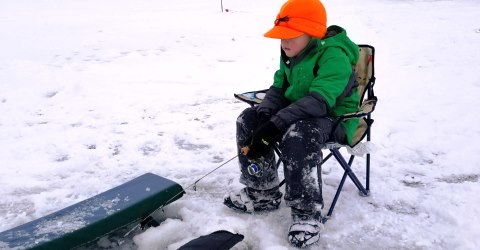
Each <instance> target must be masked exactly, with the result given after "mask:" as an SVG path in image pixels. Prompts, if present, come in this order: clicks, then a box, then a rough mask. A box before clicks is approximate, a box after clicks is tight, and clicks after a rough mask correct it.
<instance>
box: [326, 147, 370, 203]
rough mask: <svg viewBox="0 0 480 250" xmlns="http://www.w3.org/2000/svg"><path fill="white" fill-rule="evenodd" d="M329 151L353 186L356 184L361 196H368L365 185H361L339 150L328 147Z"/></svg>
mask: <svg viewBox="0 0 480 250" xmlns="http://www.w3.org/2000/svg"><path fill="white" fill-rule="evenodd" d="M330 151H331V152H332V154H333V156H334V157H335V159H337V161H338V162H339V163H340V165H341V166H342V168H343V169H344V170H345V173H346V174H347V175H348V177H350V179H351V180H352V181H353V183H354V184H355V186H357V188H358V190H359V191H360V194H361V195H363V196H368V194H369V192H368V191H367V190H366V189H365V187H363V185H362V183H361V182H360V181H359V180H358V178H357V176H356V175H355V173H353V171H352V169H351V168H350V165H349V164H348V163H347V162H346V161H345V159H344V158H343V156H342V154H341V153H340V151H339V150H338V149H337V148H333V149H330Z"/></svg>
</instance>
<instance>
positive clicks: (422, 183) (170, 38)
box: [0, 0, 480, 250]
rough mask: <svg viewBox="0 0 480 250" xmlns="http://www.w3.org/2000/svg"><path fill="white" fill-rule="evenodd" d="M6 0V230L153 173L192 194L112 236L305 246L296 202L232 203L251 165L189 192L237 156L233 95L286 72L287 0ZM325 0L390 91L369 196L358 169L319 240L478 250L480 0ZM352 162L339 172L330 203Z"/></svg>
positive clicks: (380, 92) (1, 17) (1, 22)
mask: <svg viewBox="0 0 480 250" xmlns="http://www.w3.org/2000/svg"><path fill="white" fill-rule="evenodd" d="M0 2H1V8H0V30H1V31H2V35H1V39H0V55H1V56H0V114H1V116H0V186H1V189H0V197H1V199H0V231H5V230H7V229H10V228H12V227H15V226H18V225H21V224H23V223H26V222H28V221H31V220H34V219H37V218H40V217H42V216H45V215H47V214H50V213H52V212H54V211H57V210H59V209H62V208H64V207H67V206H69V205H72V204H75V203H77V202H79V201H82V200H85V199H87V198H89V197H92V196H94V195H96V194H99V193H101V192H103V191H106V190H108V189H110V188H113V187H115V186H117V185H120V184H121V183H124V182H126V181H128V180H131V179H133V178H135V177H137V176H140V175H142V174H144V173H146V172H152V173H154V174H157V175H160V176H163V177H166V178H169V179H171V180H174V181H176V182H178V183H179V184H181V185H182V186H183V187H184V188H185V189H187V194H186V195H184V196H183V197H182V198H181V199H180V200H178V201H175V202H174V203H172V204H171V205H169V206H168V207H166V208H165V211H164V213H159V214H156V216H157V217H159V220H160V221H161V224H160V226H158V227H155V228H150V229H148V230H146V231H144V232H136V233H135V236H133V235H132V236H130V237H127V238H125V239H120V240H119V237H110V238H109V237H106V238H103V239H101V240H99V241H98V243H97V247H100V248H113V249H141V250H153V249H172V250H173V249H177V248H178V247H180V246H181V245H183V244H185V243H186V242H188V241H190V240H192V239H194V238H196V237H199V236H201V235H205V234H209V233H211V232H214V231H216V230H221V229H223V230H228V231H231V232H235V233H241V234H243V235H245V239H244V240H243V241H242V242H241V243H239V244H237V245H236V247H235V248H236V249H265V250H274V249H275V250H278V249H293V248H292V247H291V246H289V244H288V241H287V231H288V227H289V226H290V224H291V218H290V210H289V208H288V207H286V206H285V205H284V204H282V205H281V207H280V209H279V210H278V211H274V212H270V213H262V214H254V215H247V214H240V213H238V212H235V211H231V210H229V209H228V208H226V207H225V206H224V205H222V200H223V197H224V196H225V195H226V194H228V192H230V191H234V190H237V189H240V188H241V187H242V185H241V184H239V183H238V179H239V173H240V171H239V168H238V164H237V163H236V160H235V159H234V160H232V161H230V162H228V163H227V164H225V165H224V166H223V167H221V168H219V169H218V170H217V171H214V172H213V173H211V174H209V175H207V176H206V177H205V178H203V179H202V180H201V181H200V182H198V183H197V185H196V191H194V190H193V189H192V188H191V187H192V184H193V183H194V182H195V181H196V180H198V179H199V178H202V177H203V176H204V175H205V174H207V173H209V172H210V171H211V170H212V169H214V168H216V167H217V166H219V165H221V164H222V163H224V162H226V161H228V160H230V159H231V158H232V157H234V156H235V155H236V146H235V121H236V118H237V115H238V114H239V113H240V112H241V111H242V110H243V109H244V108H246V107H247V106H248V105H246V104H245V103H241V102H239V101H237V100H235V99H234V98H233V93H241V92H245V91H249V90H256V89H265V88H268V87H269V86H270V85H271V83H272V78H273V73H274V72H275V70H276V69H277V67H278V65H279V51H280V50H279V41H278V40H273V39H267V38H264V37H263V33H264V32H265V31H267V30H268V29H269V28H270V27H271V26H272V25H273V21H274V19H275V16H276V14H277V12H278V10H279V8H280V6H281V5H282V4H283V1H282V0H272V1H254V0H244V1H239V0H225V1H223V8H224V11H223V12H222V9H221V5H220V3H221V1H212V0H209V1H207V0H190V1H187V0H178V1H166V0H158V1H153V0H140V1H126V0H116V1H113V0H104V1H93V0H85V1H73V0H67V1H53V0H39V1H27V0H17V1H6V0H1V1H0ZM323 2H324V4H325V6H326V9H327V12H328V23H329V25H332V24H337V25H340V26H342V27H344V28H346V30H347V33H348V35H349V36H350V37H351V39H352V40H353V41H355V42H356V43H359V44H371V45H373V46H375V48H376V62H375V63H376V64H375V70H376V76H377V82H376V86H375V94H376V95H377V96H378V98H379V102H378V105H377V108H376V111H375V112H374V117H373V118H374V119H375V123H374V125H373V134H372V142H373V144H374V145H375V148H376V151H375V152H374V153H373V154H372V169H371V195H370V196H369V197H360V196H359V195H358V191H357V189H356V187H355V186H354V185H353V184H352V182H351V181H350V180H347V182H346V184H345V187H344V190H343V192H342V194H341V196H340V199H339V201H338V204H337V207H336V209H335V212H334V216H333V217H332V218H331V219H330V220H329V221H328V223H327V224H325V226H324V227H323V228H322V233H321V237H320V241H319V243H318V244H317V245H315V246H314V247H313V249H478V248H480V218H479V214H480V208H479V206H478V205H479V204H480V195H478V194H479V192H480V185H479V178H480V168H479V164H480V163H479V162H480V155H479V154H478V152H479V149H480V146H479V144H478V141H480V127H479V126H478V124H479V117H478V110H477V109H478V107H479V106H480V77H479V72H480V63H479V62H478V58H480V23H479V22H478V18H479V14H480V2H478V1H476V0H455V1H453V0H451V1H433V0H405V1H401V0H397V1H395V0H364V1H347V0H336V1H327V0H326V1H323ZM227 9H228V11H227ZM357 160H358V161H356V162H355V163H354V166H353V168H354V169H355V171H356V172H357V174H358V177H359V178H360V180H362V181H364V179H365V172H364V169H363V165H362V164H363V163H364V160H365V159H364V158H358V159H357ZM280 173H281V174H282V173H283V171H282V170H280ZM342 174H343V173H342V169H341V168H340V167H339V166H338V165H337V164H336V163H335V162H333V161H329V162H328V163H326V164H324V166H323V181H324V190H323V193H324V199H325V201H326V208H325V210H326V209H327V208H328V207H329V205H330V203H331V200H332V198H333V196H334V193H335V191H336V187H337V185H338V183H339V182H340V179H341V175H342ZM282 190H283V188H282ZM324 213H326V211H324ZM0 246H1V245H0ZM0 248H1V247H0Z"/></svg>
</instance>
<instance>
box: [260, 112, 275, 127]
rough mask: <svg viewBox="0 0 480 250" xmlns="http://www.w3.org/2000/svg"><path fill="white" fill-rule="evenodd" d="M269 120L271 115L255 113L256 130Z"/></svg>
mask: <svg viewBox="0 0 480 250" xmlns="http://www.w3.org/2000/svg"><path fill="white" fill-rule="evenodd" d="M270 118H272V115H271V114H270V113H268V112H257V122H258V126H257V128H258V127H260V126H261V125H263V124H264V123H266V122H267V121H269V120H270Z"/></svg>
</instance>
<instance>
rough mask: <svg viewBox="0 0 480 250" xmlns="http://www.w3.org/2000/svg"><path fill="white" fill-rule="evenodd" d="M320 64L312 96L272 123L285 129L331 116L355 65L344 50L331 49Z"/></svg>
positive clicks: (312, 85) (286, 110) (283, 111)
mask: <svg viewBox="0 0 480 250" xmlns="http://www.w3.org/2000/svg"><path fill="white" fill-rule="evenodd" d="M338 50H340V51H338ZM317 63H319V67H318V71H317V76H316V77H315V78H314V79H313V81H312V83H311V85H310V88H309V93H308V94H307V95H305V96H304V97H302V98H300V99H299V100H297V101H296V102H293V103H292V104H290V105H288V106H287V107H285V108H283V109H281V110H280V111H278V112H277V113H276V114H275V115H274V116H273V117H272V119H271V120H272V122H273V123H274V124H275V125H276V126H277V128H279V129H280V130H285V129H286V128H287V127H288V126H289V125H290V124H292V123H294V122H295V121H298V120H302V119H307V118H312V117H325V116H328V115H329V113H330V109H331V108H333V107H334V106H335V104H336V102H337V98H340V97H341V96H342V93H343V92H344V91H346V87H347V84H348V83H349V79H350V76H351V74H352V66H351V64H350V62H349V61H348V58H347V56H346V55H345V54H344V52H343V51H341V49H339V48H331V49H329V50H327V51H325V54H324V55H323V56H322V57H321V58H320V60H319V62H317Z"/></svg>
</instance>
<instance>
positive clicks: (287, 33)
mask: <svg viewBox="0 0 480 250" xmlns="http://www.w3.org/2000/svg"><path fill="white" fill-rule="evenodd" d="M301 35H303V32H301V31H297V30H294V29H291V28H288V27H284V26H279V25H277V26H275V27H273V28H272V29H270V30H269V31H267V33H265V34H264V35H263V36H265V37H269V38H276V39H292V38H295V37H299V36H301Z"/></svg>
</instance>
